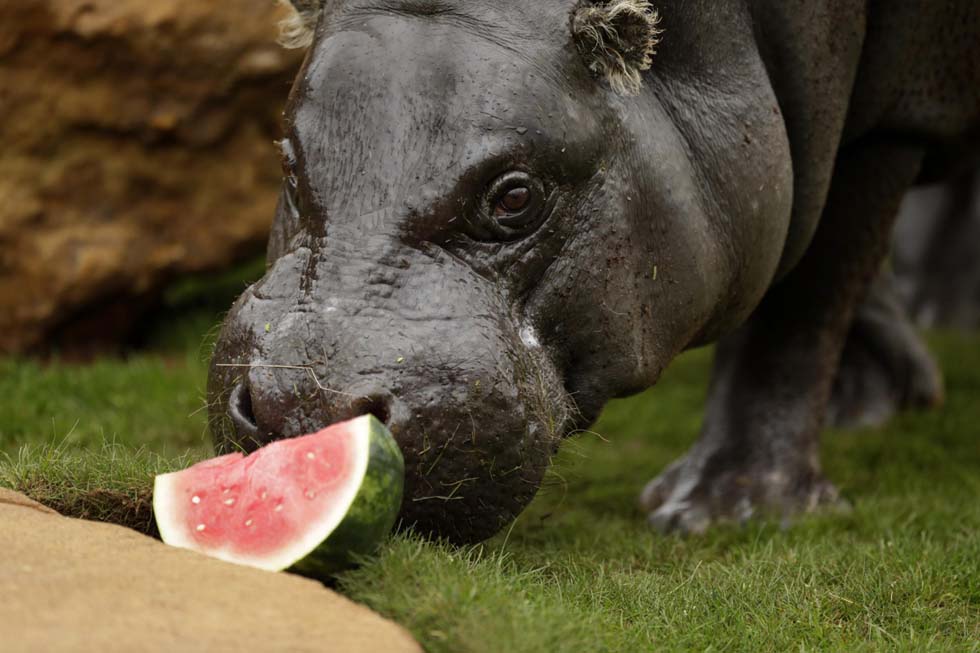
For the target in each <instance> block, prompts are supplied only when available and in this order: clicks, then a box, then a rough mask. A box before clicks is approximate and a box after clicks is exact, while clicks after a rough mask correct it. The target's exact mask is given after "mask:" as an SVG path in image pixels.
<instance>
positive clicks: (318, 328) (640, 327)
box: [209, 0, 774, 542]
mask: <svg viewBox="0 0 980 653" xmlns="http://www.w3.org/2000/svg"><path fill="white" fill-rule="evenodd" d="M580 4H581V3H579V2H576V1H573V0H568V1H567V2H562V1H559V2H526V1H524V0H512V1H501V2H476V1H467V0H453V1H450V0H334V1H333V2H328V3H327V5H326V6H324V7H319V8H318V9H317V11H315V12H312V11H306V12H304V14H305V15H306V16H307V17H309V16H311V15H312V16H314V17H315V19H316V23H315V30H314V31H313V33H312V39H311V44H310V47H309V50H308V53H307V57H306V61H305V64H304V66H303V68H302V70H301V72H300V73H299V75H298V78H297V80H296V83H295V85H294V87H293V90H292V92H291V95H290V99H289V104H288V107H287V110H286V114H285V138H284V140H283V141H282V144H281V147H282V154H283V157H282V158H283V165H284V177H285V179H284V183H283V187H282V194H281V198H280V203H279V207H278V211H277V215H276V219H275V224H274V227H273V235H272V238H271V242H270V245H269V251H268V269H267V272H266V274H265V276H264V278H263V279H262V280H260V281H259V282H258V283H256V284H255V285H253V286H252V287H250V288H248V289H247V290H246V291H245V293H244V294H243V295H242V296H241V298H240V299H239V300H238V301H237V302H236V304H235V305H234V307H233V308H232V309H231V312H230V313H229V315H228V316H227V319H226V322H225V324H224V327H223V330H222V332H221V335H220V338H219V341H218V343H217V346H216V349H215V352H214V357H213V362H212V368H211V374H210V379H209V399H210V405H211V411H212V418H213V420H212V421H213V424H214V435H215V439H216V442H217V445H218V449H219V450H222V451H224V450H229V449H230V448H232V447H243V448H245V449H246V450H250V449H254V448H256V447H257V446H260V445H262V444H264V443H267V442H269V441H271V440H274V439H277V438H284V437H291V436H296V435H300V434H304V433H309V432H312V431H315V430H318V429H320V428H322V427H324V426H326V425H329V424H331V423H334V422H338V421H341V420H345V419H349V418H352V417H355V416H357V415H361V414H365V413H373V414H374V415H375V416H377V417H378V418H379V419H380V420H382V421H383V422H385V423H386V424H387V425H388V427H389V428H390V429H391V431H392V433H393V434H394V436H395V438H396V440H397V441H398V443H399V445H400V447H401V449H402V452H403V454H404V456H405V462H406V487H405V500H404V504H403V507H402V515H401V517H402V523H403V524H406V525H415V527H416V528H417V529H418V530H421V531H423V532H428V533H437V534H440V535H442V536H445V537H447V538H449V539H451V540H453V541H457V542H462V541H475V540H479V539H483V538H486V537H488V536H490V535H492V534H493V533H495V532H497V531H498V530H499V529H500V528H501V527H502V526H503V525H505V524H506V523H508V522H509V521H510V520H512V519H513V518H514V517H515V516H516V515H517V514H518V513H519V512H520V510H521V509H522V508H523V507H524V506H525V505H526V504H527V503H528V502H529V501H530V500H531V499H532V497H533V496H534V494H535V492H536V490H537V488H538V487H539V485H540V484H541V480H542V477H543V475H544V472H545V470H546V468H547V466H548V463H549V459H550V458H551V456H552V455H553V454H554V453H555V451H556V448H557V446H558V444H559V442H560V440H561V439H562V437H563V436H566V435H568V434H570V433H572V432H574V431H575V430H577V429H581V428H582V427H584V426H586V425H588V424H589V423H590V422H591V421H593V420H594V419H595V417H596V416H597V414H598V412H599V410H600V408H601V407H602V405H603V404H604V402H605V401H607V400H608V399H609V398H611V397H614V396H621V395H625V394H628V393H631V392H634V391H637V390H639V389H642V388H644V387H647V386H649V385H650V384H651V383H652V382H654V381H655V380H656V378H657V377H658V375H659V373H660V371H661V369H662V368H663V367H664V366H665V365H666V363H667V362H668V361H669V360H670V359H671V358H672V357H673V356H674V355H675V354H676V353H677V352H678V351H679V350H681V349H682V348H683V347H685V346H686V345H687V344H689V343H690V342H691V341H692V340H694V339H697V338H698V337H699V336H704V335H706V334H707V333H708V332H709V331H711V330H712V329H713V328H714V327H717V326H718V322H719V320H717V319H716V317H717V315H716V311H715V309H716V307H717V306H718V304H719V297H721V296H722V295H723V294H724V292H725V288H726V286H725V280H726V279H728V280H729V281H730V277H731V275H730V274H728V275H727V276H726V274H725V272H726V271H727V268H726V270H719V269H717V268H718V267H719V266H722V265H725V263H724V262H725V261H726V260H727V257H726V256H724V255H722V254H720V253H719V251H717V250H718V248H719V247H720V246H719V245H717V243H716V241H715V239H713V238H711V237H709V234H710V232H711V230H712V226H711V225H710V223H711V219H710V218H709V216H708V215H707V212H706V211H705V210H704V209H702V208H701V200H700V199H699V198H700V197H701V193H700V192H699V189H698V187H697V183H696V182H695V181H693V176H692V175H690V174H689V171H688V170H687V169H686V166H687V165H688V163H687V156H688V155H687V154H686V150H685V148H684V146H683V143H682V139H681V138H680V137H679V136H678V134H677V132H676V130H675V129H673V128H672V127H670V126H669V125H670V123H669V121H668V120H667V117H666V115H667V114H666V111H664V110H663V109H657V110H655V111H654V112H653V113H652V114H651V115H650V116H648V118H647V119H646V120H644V122H643V125H645V126H642V127H640V128H639V129H641V130H647V132H648V135H649V134H650V133H653V134H655V135H656V136H657V138H655V139H652V140H651V141H650V142H652V143H653V144H654V145H653V147H652V148H650V147H643V148H641V147H639V145H638V144H637V136H636V131H635V130H636V129H637V127H636V126H635V125H631V122H630V119H628V118H627V117H626V116H627V114H629V113H630V112H631V111H633V110H634V109H633V108H632V107H633V106H634V105H633V104H632V103H633V102H634V101H635V99H636V98H634V97H630V96H629V95H628V94H629V93H630V92H635V90H636V89H635V88H631V86H632V83H631V79H632V81H633V82H635V81H636V80H637V79H638V77H635V78H631V77H630V76H629V74H630V73H633V72H635V71H634V70H633V69H632V68H631V66H634V65H637V66H641V67H642V66H643V65H644V63H646V64H647V65H648V64H649V61H648V54H649V53H648V49H649V46H650V44H651V43H652V33H651V32H650V31H649V30H647V31H645V32H644V31H643V30H638V31H637V33H638V38H640V39H641V41H642V43H640V44H639V45H638V47H642V48H645V49H643V51H642V53H641V54H640V55H639V56H637V54H636V52H635V51H631V50H629V47H630V43H631V41H630V36H629V35H628V33H627V34H625V35H623V34H620V35H619V36H620V37H621V38H619V39H618V40H617V43H616V45H615V47H618V48H620V49H619V50H618V51H617V52H619V54H621V55H623V56H612V57H605V58H598V57H599V55H597V54H596V53H595V52H593V51H592V50H589V49H588V48H589V47H590V46H588V43H590V41H588V40H587V38H586V37H581V36H580V37H578V38H576V37H575V36H574V35H575V34H576V32H580V33H591V32H589V30H588V29H587V28H588V27H589V25H585V26H584V27H583V21H585V22H586V23H587V22H588V21H589V17H588V16H584V15H583V14H581V10H582V7H581V6H580ZM613 4H617V3H613ZM618 4H624V3H622V2H620V3H618ZM625 4H627V5H634V6H640V7H641V9H642V10H643V11H646V10H647V9H648V7H647V5H646V3H642V2H641V3H637V2H627V3H625ZM604 17H605V18H607V19H608V18H610V16H609V15H608V12H607V13H606V14H605V16H604ZM612 18H615V16H612ZM634 18H635V16H634ZM641 22H645V23H646V24H648V26H649V28H650V29H653V23H654V21H653V20H652V19H650V20H646V19H645V20H644V21H641ZM310 26H312V25H310ZM598 29H601V30H606V31H605V32H603V33H604V34H605V35H606V38H605V40H603V36H602V33H598V39H599V43H600V44H603V43H606V45H608V43H607V42H608V41H609V38H608V37H609V35H613V36H615V34H614V33H613V32H612V31H610V30H614V29H615V26H612V27H610V26H609V25H602V24H600V25H599V28H598ZM626 31H627V32H628V30H626ZM595 38H596V34H593V35H592V39H593V40H592V41H591V43H592V44H593V46H594V45H595ZM583 39H584V40H583ZM583 43H586V47H584V48H583ZM593 49H594V48H593ZM631 52H632V55H631ZM607 54H608V53H607ZM629 56H633V58H634V60H635V62H634V63H631V62H630V61H629ZM620 64H622V65H621V66H620ZM617 66H619V68H617ZM607 68H608V69H607ZM610 70H613V71H614V70H620V71H621V72H623V73H625V74H626V76H625V77H622V78H618V79H619V86H620V87H621V88H619V89H617V88H614V86H616V84H615V83H613V84H612V85H611V84H610V83H609V82H615V80H616V79H617V78H615V77H613V75H614V72H610ZM603 77H608V78H609V79H608V81H607V80H605V79H603ZM624 92H625V94H624ZM644 138H646V136H644ZM647 140H650V139H647ZM719 262H720V263H719ZM773 265H774V264H773Z"/></svg>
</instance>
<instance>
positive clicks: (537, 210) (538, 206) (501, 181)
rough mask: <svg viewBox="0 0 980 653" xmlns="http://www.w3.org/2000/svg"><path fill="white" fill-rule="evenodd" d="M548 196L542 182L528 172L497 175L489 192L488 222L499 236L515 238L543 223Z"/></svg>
mask: <svg viewBox="0 0 980 653" xmlns="http://www.w3.org/2000/svg"><path fill="white" fill-rule="evenodd" d="M547 200H548V198H547V197H546V195H545V189H544V186H543V185H542V183H541V182H540V181H538V180H537V179H535V178H534V177H532V176H531V175H529V174H527V173H526V172H520V171H513V172H508V173H506V174H504V175H501V176H500V177H498V178H497V179H496V180H495V181H494V182H493V183H492V184H491V185H490V188H489V190H488V191H487V204H486V206H487V214H488V217H489V218H490V219H489V222H490V224H489V225H488V226H489V227H490V229H491V230H492V232H493V233H494V235H495V236H497V237H498V238H504V239H507V238H514V237H517V236H520V235H522V234H523V233H525V232H527V231H529V230H530V229H531V228H533V227H535V226H536V225H538V224H539V223H540V218H541V217H542V213H543V212H544V209H545V207H546V205H547V204H548V201H547Z"/></svg>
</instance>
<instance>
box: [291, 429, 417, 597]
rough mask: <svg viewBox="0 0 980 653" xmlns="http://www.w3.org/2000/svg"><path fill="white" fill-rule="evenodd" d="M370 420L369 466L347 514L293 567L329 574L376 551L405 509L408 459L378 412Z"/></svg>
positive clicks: (313, 574) (315, 574) (318, 574)
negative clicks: (401, 510) (405, 482)
mask: <svg viewBox="0 0 980 653" xmlns="http://www.w3.org/2000/svg"><path fill="white" fill-rule="evenodd" d="M366 421H367V424H368V439H369V442H368V446H369V453H368V466H367V470H366V471H365V473H364V479H363V481H362V482H361V486H360V488H359V489H358V491H357V495H356V496H355V497H354V501H353V503H351V506H350V508H349V509H348V510H347V514H346V515H344V518H343V519H342V520H341V522H340V524H338V525H337V528H335V529H334V530H333V532H332V533H330V535H329V536H328V537H327V539H326V540H324V541H323V542H322V543H321V544H320V545H319V546H317V547H316V548H315V549H314V550H313V551H311V552H310V553H309V554H308V555H306V556H305V557H303V558H301V559H299V560H297V561H296V562H295V563H294V564H293V565H292V566H291V567H289V571H291V572H294V573H298V574H302V575H304V576H310V577H313V578H324V577H326V576H332V575H334V574H336V573H337V572H339V571H342V570H344V569H348V568H350V567H352V566H354V565H356V564H357V563H358V562H359V561H360V559H361V558H364V557H367V556H370V555H373V554H374V553H376V552H377V550H378V547H379V546H380V545H381V543H382V542H383V541H384V539H385V537H386V536H387V535H388V534H389V533H390V532H391V529H392V528H393V527H394V525H395V520H396V519H397V518H398V511H399V509H400V508H401V503H402V492H403V489H404V478H405V461H404V459H403V458H402V452H401V450H400V449H399V448H398V445H397V444H396V443H395V440H394V438H393V437H392V436H391V433H389V432H388V429H387V428H385V426H384V425H383V424H382V423H381V422H379V421H378V420H377V418H375V417H374V416H373V415H372V416H369V417H368V419H367V420H366Z"/></svg>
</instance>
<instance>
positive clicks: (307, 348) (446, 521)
mask: <svg viewBox="0 0 980 653" xmlns="http://www.w3.org/2000/svg"><path fill="white" fill-rule="evenodd" d="M284 269H285V271H286V272H288V271H289V270H291V269H293V268H292V267H290V266H286V267H285V268H283V267H274V268H273V269H272V270H270V272H269V275H272V276H275V275H281V274H283V270H284ZM272 283H273V282H272V281H267V282H266V285H272ZM275 283H279V284H282V283H283V282H282V280H281V279H280V280H279V281H277V282H275ZM477 283H478V281H473V280H470V279H467V283H466V284H461V285H460V288H465V290H466V291H467V292H466V294H461V295H459V296H456V297H455V298H453V297H452V295H450V294H448V293H446V292H445V291H444V290H443V292H442V293H441V294H440V298H441V299H440V302H435V301H433V302H422V303H421V304H420V305H422V306H424V307H425V310H424V311H412V312H408V313H407V314H406V312H405V311H404V310H401V311H396V310H392V309H390V308H385V307H384V303H383V302H386V299H385V298H384V296H383V295H379V296H376V297H374V298H371V299H370V300H367V301H366V300H353V299H352V300H350V301H345V300H342V299H340V298H338V297H337V296H333V297H331V298H327V299H323V300H322V301H320V302H316V303H314V304H312V305H307V304H302V305H299V307H298V306H297V305H296V304H295V299H293V298H292V297H287V298H284V299H281V300H276V299H270V298H269V297H268V296H266V295H264V294H263V293H262V286H258V287H257V288H253V289H251V290H249V291H247V292H246V293H245V295H244V296H243V297H242V299H240V300H239V302H238V303H237V304H236V305H235V307H233V309H232V311H231V312H230V313H229V315H228V317H227V319H226V321H225V324H224V327H223V329H222V333H221V335H220V336H219V339H218V342H217V345H216V347H215V352H214V356H213V358H212V366H211V374H210V378H209V386H208V390H209V399H210V405H211V417H212V433H213V436H214V439H215V444H216V447H217V449H218V450H219V451H220V452H227V451H235V450H241V449H244V450H246V451H250V450H254V449H256V448H257V447H259V446H262V445H264V444H267V443H269V442H271V441H273V440H276V439H280V438H288V437H295V436H299V435H304V434H306V433H312V432H315V431H318V430H320V429H322V428H324V427H326V426H329V425H330V424H334V423H337V422H340V421H344V420H347V419H352V418H354V417H358V416H360V415H364V414H366V413H370V414H373V415H375V416H376V417H377V418H378V419H379V420H380V421H382V422H383V423H385V424H386V425H387V427H388V428H389V430H390V431H391V432H392V435H393V436H394V437H395V440H396V441H397V442H398V445H399V447H400V448H401V450H402V454H403V456H404V458H405V474H406V478H405V492H404V499H403V504H402V509H401V515H400V519H401V524H402V526H403V527H411V528H414V529H415V530H416V531H419V532H422V533H426V534H432V535H437V536H440V537H445V538H447V539H449V540H451V541H455V542H473V541H479V540H482V539H485V538H487V537H489V536H490V535H493V534H494V533H496V532H497V531H498V530H500V529H501V528H502V527H503V526H504V525H506V524H507V523H509V522H510V521H511V520H512V519H513V518H514V517H516V516H517V514H518V513H519V512H520V511H521V510H522V509H523V508H524V507H525V506H526V505H527V504H528V503H529V502H530V501H531V499H532V498H533V497H534V495H535V493H536V491H537V489H538V487H539V486H540V484H541V479H542V477H543V475H544V472H545V469H546V468H547V466H548V464H549V462H550V458H551V456H552V455H553V454H554V452H555V451H556V449H557V446H558V443H559V441H560V439H561V437H562V436H563V435H564V434H565V433H566V432H567V431H568V430H569V429H570V424H571V421H572V416H573V414H574V411H573V410H572V408H571V405H572V404H571V402H570V399H569V398H568V395H567V393H566V391H565V389H564V386H563V384H562V381H561V376H560V374H559V372H558V370H557V369H556V367H555V366H554V365H553V363H552V361H551V359H550V358H549V356H548V355H547V354H546V352H545V350H544V349H543V348H542V347H540V346H536V345H537V343H534V341H533V339H529V338H527V337H526V334H527V331H528V327H526V326H525V327H519V326H518V324H517V322H516V321H515V320H514V319H513V318H512V317H511V316H510V314H509V311H506V310H503V309H500V308H498V307H497V306H490V305H474V304H475V303H477V302H479V303H480V304H484V303H485V302H489V301H490V300H489V299H488V298H489V297H490V295H481V294H479V293H477V294H475V295H474V293H473V286H474V285H476V284H477ZM433 285H435V284H433ZM438 287H440V288H441V289H445V288H446V284H440V285H439V286H438ZM369 302H374V304H373V305H372V304H370V303H369ZM453 304H455V305H453ZM328 309H334V310H328ZM447 313H451V314H452V317H453V319H451V320H450V319H447ZM522 330H523V332H524V334H525V337H523V338H522V337H521V331H522ZM529 341H530V342H532V344H534V345H535V346H531V347H529V346H528V344H527V343H528V342H529Z"/></svg>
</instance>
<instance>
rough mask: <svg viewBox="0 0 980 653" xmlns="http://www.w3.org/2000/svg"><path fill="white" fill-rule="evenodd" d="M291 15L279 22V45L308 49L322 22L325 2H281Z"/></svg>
mask: <svg viewBox="0 0 980 653" xmlns="http://www.w3.org/2000/svg"><path fill="white" fill-rule="evenodd" d="M279 4H281V5H285V6H286V7H289V9H291V10H292V11H291V12H290V15H289V16H287V17H286V18H284V19H282V21H280V22H279V44H280V45H282V47H284V48H290V49H295V48H306V47H309V46H310V44H311V43H313V30H314V29H316V24H317V21H318V20H320V11H321V9H322V8H323V0H279Z"/></svg>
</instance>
